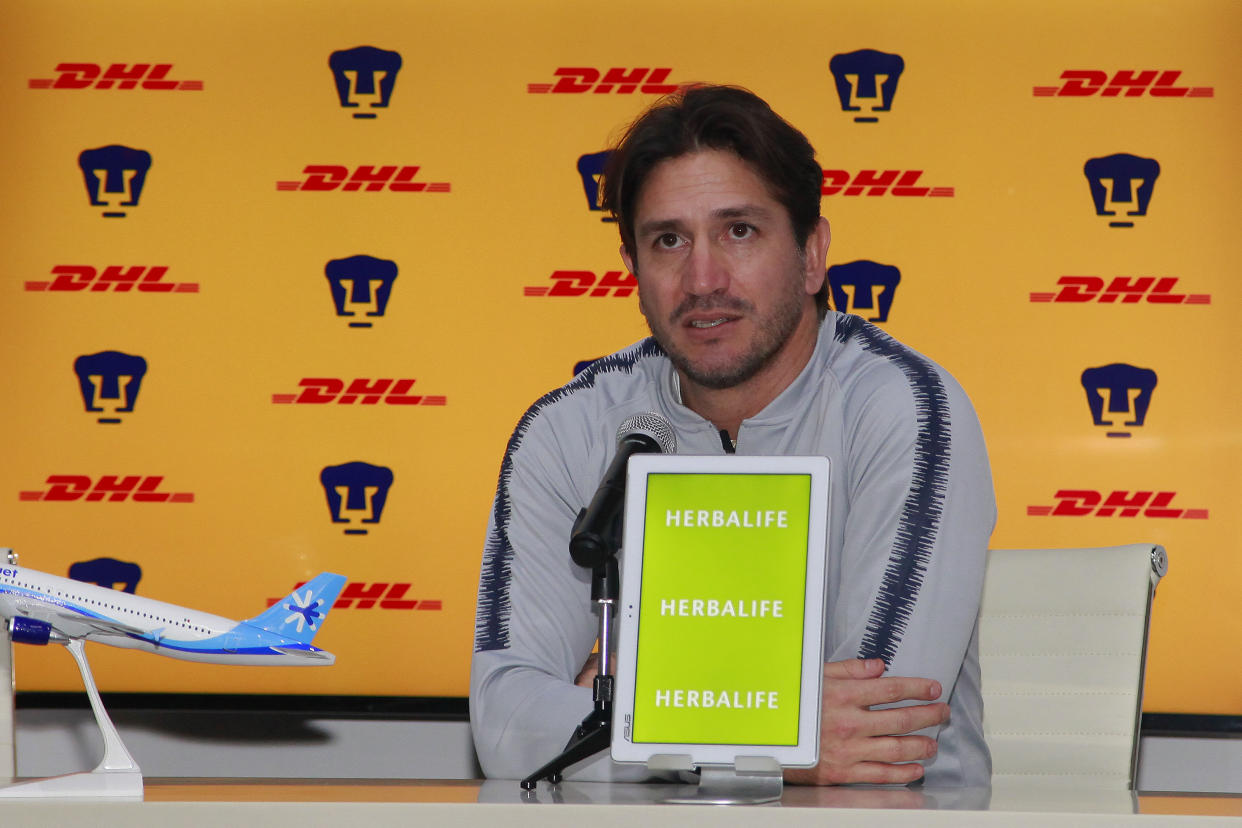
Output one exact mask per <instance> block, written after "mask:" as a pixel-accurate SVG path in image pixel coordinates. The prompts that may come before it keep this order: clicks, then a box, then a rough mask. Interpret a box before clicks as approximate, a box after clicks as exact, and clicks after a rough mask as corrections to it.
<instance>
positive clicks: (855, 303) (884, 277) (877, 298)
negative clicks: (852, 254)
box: [828, 259, 901, 322]
mask: <svg viewBox="0 0 1242 828" xmlns="http://www.w3.org/2000/svg"><path fill="white" fill-rule="evenodd" d="M900 283H901V271H900V270H898V269H897V268H896V267H894V266H893V265H886V264H880V263H879V262H873V261H870V260H869V259H859V260H858V261H856V262H849V263H848V264H839V265H833V266H832V267H830V268H828V289H829V291H830V292H831V294H832V307H833V308H834V309H835V310H837V311H840V312H841V313H857V314H859V315H860V316H862V315H864V314H863V313H862V312H863V311H867V312H868V315H867V321H868V322H887V321H888V312H889V310H891V309H892V307H893V296H894V295H895V294H896V293H897V285H898V284H900ZM871 314H873V315H871Z"/></svg>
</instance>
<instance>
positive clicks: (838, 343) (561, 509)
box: [470, 312, 996, 785]
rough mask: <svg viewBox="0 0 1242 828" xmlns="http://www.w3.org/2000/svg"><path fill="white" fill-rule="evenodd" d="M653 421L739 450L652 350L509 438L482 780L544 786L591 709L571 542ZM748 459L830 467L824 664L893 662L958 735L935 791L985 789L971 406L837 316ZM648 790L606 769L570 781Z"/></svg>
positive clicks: (485, 644)
mask: <svg viewBox="0 0 1242 828" xmlns="http://www.w3.org/2000/svg"><path fill="white" fill-rule="evenodd" d="M644 411H656V412H659V413H660V414H663V415H664V416H665V417H667V418H668V420H669V422H670V423H671V424H672V426H673V428H674V430H675V431H676V433H677V451H678V453H680V454H721V453H723V452H724V451H725V447H724V442H722V439H721V435H720V433H719V432H718V431H717V429H716V428H715V427H714V426H713V425H712V424H711V423H710V422H708V421H707V420H704V419H703V418H702V417H700V416H698V415H697V414H695V413H694V412H693V411H691V410H690V409H689V408H686V407H685V406H684V405H682V404H681V403H680V401H679V393H678V390H677V381H676V374H675V371H674V369H673V367H672V364H671V363H670V362H669V360H668V358H667V357H666V356H665V355H664V352H663V350H662V349H661V348H660V346H659V345H658V344H656V342H655V341H654V340H653V339H650V338H649V339H645V340H643V341H641V342H638V343H637V344H635V345H633V346H631V347H629V348H627V349H625V350H623V351H619V352H618V353H616V354H613V355H611V356H608V357H605V358H603V359H600V360H597V361H596V362H595V363H593V364H592V365H591V367H589V368H587V369H586V370H584V371H582V372H581V373H579V374H578V375H577V376H576V377H575V378H574V379H573V380H572V381H571V382H570V383H568V384H567V385H565V386H563V387H562V388H559V389H557V390H555V391H552V392H551V393H549V394H547V395H545V396H544V397H543V398H541V399H540V400H538V401H537V402H536V403H535V404H534V405H533V406H531V408H530V409H529V410H528V411H527V412H526V414H525V416H523V417H522V419H521V421H520V422H519V423H518V426H517V428H516V429H515V431H514V433H513V436H512V438H510V440H509V445H508V448H507V450H506V451H505V456H504V460H503V462H502V464H501V471H500V482H499V485H498V486H497V490H496V499H495V504H494V506H493V509H492V514H491V518H490V520H489V522H488V529H487V541H486V545H485V547H484V553H483V565H482V572H481V575H480V578H479V597H478V610H477V617H476V622H475V652H474V658H473V662H472V664H471V675H470V721H471V725H472V728H473V732H474V742H475V748H476V750H477V751H478V755H479V761H480V762H481V764H482V766H483V770H484V772H485V773H486V774H487V775H488V776H492V777H507V778H521V777H524V776H526V775H528V774H530V773H532V772H533V771H534V770H536V769H537V768H538V767H539V766H541V765H542V764H543V763H544V762H546V761H548V760H550V759H551V758H553V757H554V756H556V755H558V754H559V753H560V751H561V750H562V749H563V748H564V745H565V742H566V740H567V739H568V738H569V736H570V735H571V734H572V733H573V730H574V728H575V727H576V726H577V725H578V723H579V722H581V721H582V719H583V717H584V716H586V715H587V713H589V712H590V710H591V707H592V700H591V691H590V690H588V689H586V688H581V687H575V686H574V685H573V681H574V678H575V676H576V675H577V673H578V671H579V670H580V669H581V668H582V665H583V663H584V662H585V661H586V660H587V657H588V656H589V655H590V653H591V649H592V647H593V645H594V643H595V639H596V635H597V633H598V621H597V617H596V615H595V614H594V613H593V612H592V604H591V602H590V573H589V572H588V571H587V570H585V569H583V568H581V567H579V566H576V565H575V564H574V563H573V562H572V561H571V560H570V558H569V552H568V540H569V534H570V528H571V526H572V524H573V521H574V517H575V516H576V514H577V512H578V510H579V509H581V508H582V507H583V506H585V505H586V503H587V502H589V501H590V499H591V496H592V495H593V494H594V492H595V488H596V487H597V486H598V484H599V482H600V479H601V478H602V476H603V474H604V471H605V469H606V468H607V466H608V464H609V462H610V461H611V460H612V457H613V454H614V451H615V447H616V432H617V427H618V426H619V425H620V424H621V422H622V421H624V420H625V419H627V418H628V417H630V416H632V415H634V414H637V413H641V412H644ZM736 450H737V453H738V454H758V455H765V454H767V455H771V454H791V455H795V454H797V455H807V454H810V455H824V456H826V457H828V458H829V460H830V462H831V469H832V473H831V484H830V485H831V496H830V504H831V509H832V513H831V516H830V520H829V535H830V537H829V544H830V546H829V556H828V596H827V616H828V618H827V622H828V623H827V634H828V643H827V647H826V652H825V654H824V656H825V660H827V661H839V660H843V659H850V658H873V657H880V658H883V659H884V660H885V662H886V663H887V664H888V673H887V674H888V675H899V676H920V677H925V678H934V679H936V680H937V681H939V682H940V683H941V686H942V687H943V688H944V692H945V696H946V697H947V699H948V701H949V705H950V708H951V716H952V718H951V721H950V723H949V724H947V725H945V726H944V727H943V728H941V729H940V731H939V736H938V739H939V751H938V753H937V755H936V757H935V758H934V759H932V760H930V761H928V762H926V763H925V765H926V769H927V772H926V776H925V779H926V782H927V784H928V785H986V784H988V782H989V778H990V774H991V760H990V757H989V755H988V750H987V746H986V745H985V744H984V741H983V722H982V718H983V702H982V700H981V698H980V687H979V659H978V630H977V624H976V620H977V616H978V612H979V597H980V591H981V589H982V584H983V571H984V562H985V556H986V550H987V544H988V537H989V535H990V534H991V531H992V527H993V524H994V523H995V518H996V504H995V499H994V496H993V493H992V480H991V474H990V471H989V467H988V460H987V452H986V449H985V448H984V443H983V435H982V433H981V431H980V427H979V423H978V420H977V418H976V417H975V413H974V410H973V408H972V407H971V404H970V400H969V399H968V398H967V396H966V394H965V392H963V391H962V389H961V387H960V386H959V385H958V384H957V382H956V381H955V380H954V379H953V378H952V377H951V376H949V375H948V373H946V372H945V371H944V370H943V369H942V368H940V367H939V366H937V365H935V364H933V363H932V362H930V361H929V360H927V359H926V358H925V357H923V356H920V355H919V354H917V353H915V352H914V351H912V350H910V349H909V348H907V347H905V346H904V345H902V344H901V343H899V342H897V341H896V340H894V339H893V338H892V337H890V336H888V335H887V334H886V333H884V332H883V331H881V330H880V329H878V328H876V327H875V326H873V325H870V324H868V323H866V322H864V321H863V320H862V319H860V318H859V317H856V316H847V315H842V314H837V313H833V312H829V313H828V316H827V317H826V318H825V320H824V322H823V324H822V325H821V327H820V333H819V341H818V343H817V345H816V348H815V351H814V354H813V355H812V356H811V359H810V361H809V362H808V364H807V366H806V367H805V368H804V369H803V371H802V373H801V374H800V375H799V376H798V378H797V379H796V380H795V381H794V382H793V383H792V384H791V385H790V386H789V387H788V388H786V389H785V390H784V391H783V392H782V393H781V394H780V396H778V397H777V398H776V399H775V400H773V401H772V403H771V404H770V405H768V406H767V408H765V409H764V410H763V411H762V412H760V413H759V414H758V415H757V416H755V417H752V418H751V419H748V420H746V421H744V422H743V423H742V426H741V428H740V430H739V431H738V435H737V448H736ZM622 554H624V553H622ZM688 646H689V644H688ZM931 735H936V734H935V733H932V734H931ZM644 773H645V769H644V768H642V767H640V766H632V765H631V766H622V765H618V764H616V763H613V762H611V761H610V760H609V759H608V757H607V753H606V752H605V753H601V754H599V755H598V756H596V757H595V758H594V759H592V760H588V761H585V762H582V763H580V764H579V765H577V766H575V767H574V768H573V769H572V772H571V773H570V774H568V775H569V776H571V777H573V778H579V779H614V780H621V779H626V780H634V779H639V778H642V777H643V775H644Z"/></svg>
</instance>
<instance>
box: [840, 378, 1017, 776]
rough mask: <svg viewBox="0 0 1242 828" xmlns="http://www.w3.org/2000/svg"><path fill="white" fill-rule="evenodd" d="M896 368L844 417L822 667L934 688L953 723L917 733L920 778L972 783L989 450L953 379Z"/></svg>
mask: <svg viewBox="0 0 1242 828" xmlns="http://www.w3.org/2000/svg"><path fill="white" fill-rule="evenodd" d="M894 365H896V366H897V367H900V368H901V370H900V371H897V370H888V371H886V372H883V377H882V379H879V378H875V377H873V378H872V381H869V382H867V383H865V384H864V390H862V391H860V392H859V393H858V394H857V395H856V396H855V398H854V399H853V400H852V401H851V403H850V404H849V405H848V406H847V409H846V410H847V423H846V429H845V431H844V433H845V435H846V438H845V439H846V440H847V446H846V457H847V462H846V463H845V466H846V468H845V469H843V470H842V471H843V472H844V479H843V481H842V482H843V487H844V496H845V498H846V501H847V504H846V506H847V513H846V516H845V528H844V537H843V542H842V546H841V549H839V550H838V554H839V556H840V569H839V571H838V575H837V582H836V583H835V584H830V593H829V600H830V602H831V604H830V606H831V609H830V615H829V639H830V644H829V660H831V661H838V660H843V659H850V658H882V659H884V661H885V663H886V664H887V667H888V669H887V674H888V675H898V676H918V677H923V678H932V679H935V680H937V681H939V682H940V684H941V687H942V688H943V696H942V698H941V701H947V702H949V703H950V706H951V708H952V710H951V715H952V720H951V722H950V724H948V725H946V727H945V730H944V732H937V731H936V730H932V731H924V732H925V733H927V735H931V736H933V737H935V736H939V737H940V738H941V745H942V753H945V755H944V756H938V757H937V759H935V760H932V763H925V764H928V768H929V776H928V779H929V780H930V779H931V778H932V777H931V765H932V764H940V765H941V766H942V768H945V769H950V768H949V766H954V765H964V766H965V767H966V771H964V773H965V776H966V778H973V779H975V780H978V778H979V775H980V774H981V773H985V772H986V766H987V759H986V756H987V749H986V746H985V745H984V744H983V740H982V701H981V698H980V696H979V693H980V688H979V672H978V656H977V640H976V638H975V636H976V622H977V618H978V612H979V603H980V597H981V594H982V588H983V575H984V569H985V565H986V560H987V547H988V539H989V537H990V535H991V532H992V528H993V525H994V524H995V521H996V503H995V497H994V494H993V490H992V479H991V472H990V469H989V465H988V459H987V452H986V448H985V446H984V442H983V435H982V430H981V428H980V426H979V422H978V419H977V417H976V415H975V412H974V409H973V407H972V406H971V403H970V400H969V399H968V398H967V396H966V394H965V392H964V391H963V390H962V389H961V387H960V386H959V385H958V384H957V382H956V381H955V380H954V379H953V378H952V377H951V376H949V375H948V374H947V373H945V372H944V371H942V370H941V369H939V368H938V367H937V366H935V365H933V364H931V363H929V362H927V361H926V360H923V359H922V358H921V357H918V356H917V355H913V354H911V355H910V356H909V357H908V359H907V360H906V361H905V362H904V363H903V362H902V361H900V360H895V361H894V363H890V368H891V367H893V366H894ZM856 390H857V389H856ZM838 493H840V490H838ZM836 511H837V510H834V512H836ZM838 513H839V512H838ZM949 728H953V729H955V731H954V734H953V737H952V738H951V739H949V742H950V743H951V744H950V745H949V749H948V750H947V751H945V750H944V747H945V738H946V736H947V734H948V733H949V730H948V729H949ZM955 752H956V753H962V752H964V753H969V754H971V756H964V757H963V756H958V755H954V754H955ZM960 770H961V767H957V768H955V769H954V773H952V774H951V776H960V775H961V774H959V773H957V771H960ZM954 781H956V782H957V784H962V782H961V781H960V780H954Z"/></svg>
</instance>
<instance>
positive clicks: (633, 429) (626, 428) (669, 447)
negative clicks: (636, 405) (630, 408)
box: [617, 411, 677, 454]
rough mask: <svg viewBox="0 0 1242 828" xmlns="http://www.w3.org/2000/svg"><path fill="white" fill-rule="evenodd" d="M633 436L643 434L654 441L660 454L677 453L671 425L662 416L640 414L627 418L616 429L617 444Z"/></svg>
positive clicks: (675, 439)
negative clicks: (658, 447)
mask: <svg viewBox="0 0 1242 828" xmlns="http://www.w3.org/2000/svg"><path fill="white" fill-rule="evenodd" d="M633 434H645V435H646V436H648V437H650V438H651V439H652V440H655V441H656V443H658V444H659V446H660V452H661V453H662V454H676V453H677V435H676V434H674V433H673V426H672V424H671V423H669V421H668V419H667V418H666V417H665V416H664V415H663V414H657V413H655V412H654V411H644V412H643V413H641V414H635V415H633V416H632V417H627V418H626V420H625V422H623V423H621V427H620V428H618V429H617V442H618V443H620V442H621V441H622V440H624V439H625V438H626V437H629V436H630V435H633Z"/></svg>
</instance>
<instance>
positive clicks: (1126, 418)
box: [1082, 362, 1156, 437]
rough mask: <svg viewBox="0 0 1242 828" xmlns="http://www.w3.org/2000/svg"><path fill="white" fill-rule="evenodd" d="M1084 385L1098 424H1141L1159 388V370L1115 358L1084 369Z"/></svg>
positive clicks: (1120, 433)
mask: <svg viewBox="0 0 1242 828" xmlns="http://www.w3.org/2000/svg"><path fill="white" fill-rule="evenodd" d="M1082 387H1083V390H1084V391H1086V392H1087V407H1088V408H1090V409H1091V420H1092V422H1094V423H1095V424H1096V425H1097V426H1103V427H1106V428H1107V427H1111V428H1113V429H1118V428H1124V429H1129V428H1137V427H1141V426H1142V425H1143V423H1144V422H1146V421H1147V408H1148V406H1150V405H1151V395H1152V392H1153V391H1155V390H1156V372H1155V371H1153V370H1151V369H1150V368H1139V367H1137V366H1134V365H1127V364H1126V363H1124V362H1114V363H1113V364H1111V365H1101V366H1100V367H1098V368H1088V369H1087V370H1085V371H1083V372H1082ZM1106 398H1107V406H1106V405H1105V401H1106ZM1118 420H1120V421H1121V422H1120V423H1119V422H1118ZM1105 433H1106V434H1107V435H1108V436H1109V437H1130V436H1131V435H1132V433H1133V432H1131V431H1128V430H1113V431H1108V432H1105Z"/></svg>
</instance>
